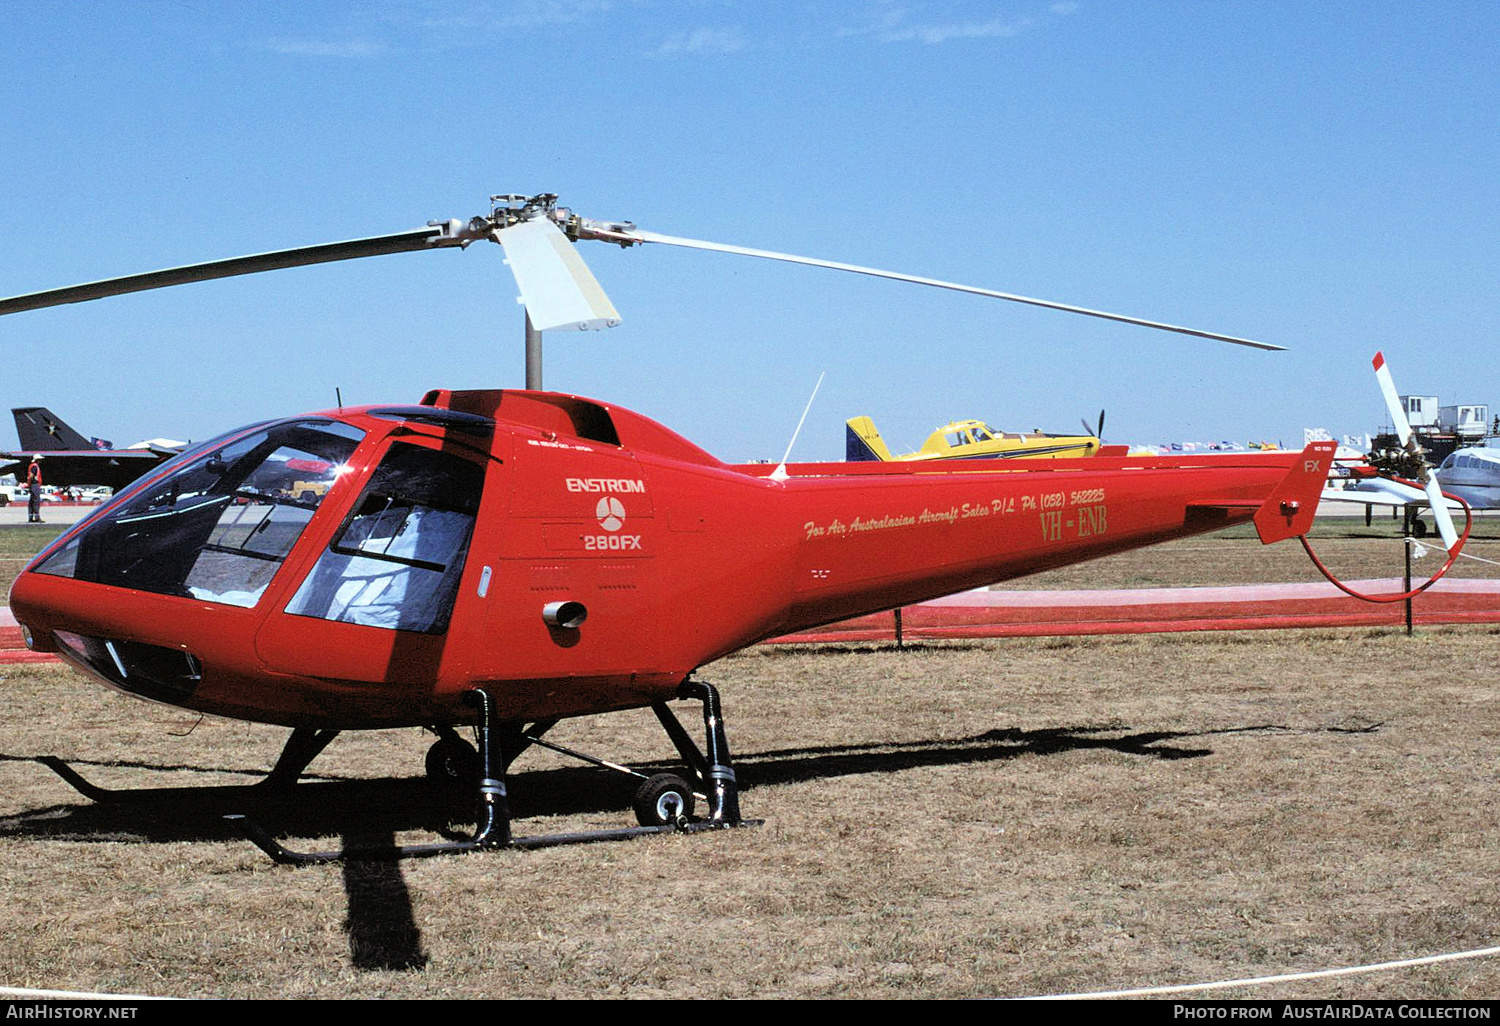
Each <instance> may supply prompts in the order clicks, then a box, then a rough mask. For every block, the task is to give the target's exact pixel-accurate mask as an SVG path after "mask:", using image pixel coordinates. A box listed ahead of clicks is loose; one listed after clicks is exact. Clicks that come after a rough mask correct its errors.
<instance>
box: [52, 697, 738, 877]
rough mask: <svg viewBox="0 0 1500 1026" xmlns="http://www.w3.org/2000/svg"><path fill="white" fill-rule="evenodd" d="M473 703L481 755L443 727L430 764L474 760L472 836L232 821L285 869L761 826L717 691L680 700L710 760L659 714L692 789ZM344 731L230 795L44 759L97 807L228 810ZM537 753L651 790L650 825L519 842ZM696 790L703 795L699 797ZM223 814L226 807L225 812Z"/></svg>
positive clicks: (285, 756) (299, 748)
mask: <svg viewBox="0 0 1500 1026" xmlns="http://www.w3.org/2000/svg"><path fill="white" fill-rule="evenodd" d="M468 697H469V700H470V701H471V703H472V704H474V705H475V706H476V707H477V708H478V710H479V723H478V726H477V730H476V733H477V737H478V742H479V746H478V752H477V753H475V752H474V750H473V749H472V748H468V746H467V743H466V742H464V741H463V740H462V739H461V738H459V737H458V735H457V734H456V733H455V732H454V731H453V729H452V728H451V727H440V728H438V729H437V733H438V736H439V740H438V743H437V744H436V745H434V751H433V753H429V756H428V771H429V774H430V775H431V774H433V773H434V770H435V769H436V770H442V775H443V776H444V777H445V778H448V779H454V780H457V779H459V776H460V774H461V771H462V769H463V768H464V767H462V766H461V764H462V763H464V762H465V756H464V752H465V751H467V753H468V755H467V758H468V759H471V760H474V762H475V765H474V766H472V767H469V768H472V769H474V770H476V771H477V773H476V774H475V779H474V780H473V781H472V783H471V786H473V787H475V789H476V792H477V795H476V797H477V813H476V820H475V822H476V827H477V828H476V830H475V832H474V835H473V836H472V837H469V838H466V839H461V840H455V841H445V842H438V843H433V844H416V845H383V846H378V847H360V848H345V849H342V850H340V851H326V852H296V851H292V850H290V849H288V848H286V847H285V846H283V845H282V844H281V843H280V842H278V841H277V840H276V839H275V838H274V837H273V836H272V835H271V834H270V832H269V831H267V830H266V829H265V828H264V827H262V826H261V825H260V824H259V823H257V822H256V821H255V820H254V819H252V818H251V817H249V816H248V815H245V814H243V813H235V814H232V815H226V816H225V817H224V819H225V820H226V821H227V822H229V823H230V824H232V825H233V826H235V827H236V828H237V829H239V830H240V831H241V832H242V833H243V834H244V835H245V836H246V837H247V838H248V839H249V840H250V841H251V842H252V843H253V844H255V846H256V847H258V848H260V849H261V850H262V851H264V852H265V853H266V854H267V855H269V856H270V857H271V858H272V859H274V860H275V861H277V862H280V863H284V864H288V865H315V864H320V863H327V862H337V861H343V860H363V861H395V860H399V859H407V858H429V857H431V856H434V855H459V854H464V853H466V852H471V851H479V850H489V849H500V848H519V849H525V850H530V849H537V848H552V847H558V846H561V845H568V844H592V843H597V842H600V841H623V840H630V839H632V838H636V837H648V836H652V835H655V834H670V833H700V832H703V831H707V830H727V829H733V828H737V827H745V826H758V825H760V824H761V823H762V822H764V821H763V820H746V819H742V818H741V816H740V807H739V786H738V782H737V780H736V778H735V773H734V768H733V765H732V763H731V760H730V755H729V744H728V740H727V738H726V736H725V732H724V717H723V713H722V711H721V709H720V705H719V694H718V691H717V690H716V689H715V688H714V687H713V685H711V684H707V683H704V682H702V681H694V680H688V681H685V682H683V684H682V686H681V687H680V688H679V689H678V692H677V697H678V698H682V699H696V700H698V701H700V702H701V703H702V704H703V722H704V728H705V734H706V736H707V749H708V751H707V754H706V755H705V754H704V753H703V752H701V751H699V749H698V747H697V745H695V744H694V743H693V740H692V738H691V737H690V736H689V735H688V733H687V731H686V730H685V729H684V728H683V726H682V724H681V723H680V722H678V720H677V718H676V716H675V715H674V714H673V713H672V711H671V710H670V709H669V708H668V707H667V704H666V703H665V702H657V703H655V704H654V705H653V706H652V709H653V711H654V712H655V713H656V716H657V719H658V720H660V722H661V724H662V727H663V728H664V729H665V730H666V732H667V735H668V737H670V738H671V740H672V743H673V745H674V746H675V747H676V748H677V751H678V753H679V754H680V755H681V757H682V760H683V761H684V762H685V763H686V764H687V767H688V771H689V773H690V774H691V776H692V777H694V781H693V782H692V783H689V782H688V781H685V780H683V779H682V778H680V777H677V776H675V775H672V774H658V775H657V776H653V777H647V776H646V775H645V774H642V773H638V772H636V771H635V770H631V769H628V768H626V767H623V766H617V765H615V764H613V763H607V762H604V761H602V760H600V759H595V758H593V757H591V756H587V755H583V754H582V753H578V752H573V751H571V750H569V749H566V748H563V747H562V746H560V745H556V744H552V743H551V742H547V741H543V740H542V739H541V734H543V733H545V732H546V731H547V730H548V729H550V728H551V727H552V726H553V724H555V723H556V721H555V720H550V721H543V722H540V723H536V724H532V725H531V726H530V727H529V728H528V729H527V730H525V731H522V730H520V729H519V728H518V727H517V726H516V725H514V724H497V723H496V722H495V708H494V701H493V699H491V697H490V696H489V694H488V693H487V692H485V691H484V690H483V689H479V688H476V689H474V690H473V691H471V692H470V693H469V696H468ZM338 733H339V732H338V731H336V730H309V729H299V730H295V731H293V732H292V736H291V738H290V739H289V740H288V741H287V744H286V748H285V749H284V750H283V751H282V753H281V756H280V758H279V759H278V760H277V762H276V766H275V768H273V769H272V770H271V772H270V773H269V774H267V776H266V777H265V778H264V779H262V780H260V781H258V782H257V783H254V784H248V785H239V786H226V787H196V788H194V787H162V788H140V789H114V788H105V787H100V786H98V785H96V784H94V783H92V782H90V781H89V780H87V779H85V778H84V777H83V776H82V775H81V774H79V773H78V772H77V771H75V770H74V769H72V767H70V766H68V765H67V763H65V762H63V761H62V760H61V759H58V758H55V757H52V756H45V757H42V758H40V759H38V760H37V761H38V762H41V763H42V764H43V765H45V766H47V767H48V768H49V769H51V770H52V771H53V772H54V773H56V774H57V775H58V776H60V777H61V778H62V779H63V780H65V781H67V782H68V784H70V785H71V786H72V787H73V788H74V789H76V790H77V791H78V792H79V793H80V794H83V795H84V796H85V797H87V798H90V799H92V800H94V801H96V802H100V803H108V802H119V801H136V802H172V801H176V800H181V799H192V800H194V801H198V802H203V801H212V802H223V803H224V804H225V805H228V806H229V807H230V808H233V807H234V806H233V804H231V803H232V802H233V801H235V800H241V801H244V800H250V801H253V800H255V799H257V798H266V797H270V796H275V795H279V796H285V795H287V794H289V793H290V792H291V791H292V790H293V788H294V785H295V784H296V781H297V778H298V777H299V776H300V775H301V773H302V771H303V770H305V769H306V768H307V766H308V764H309V763H311V762H312V760H313V759H314V758H316V757H317V755H318V754H319V753H320V752H322V750H323V749H324V748H326V747H327V746H328V744H329V742H331V741H332V740H333V739H334V738H335V737H337V736H338ZM532 745H540V746H543V747H546V748H549V749H552V750H554V751H559V752H562V753H564V754H568V755H573V756H575V757H578V758H581V759H583V760H584V761H586V762H590V763H593V764H594V765H597V766H603V767H606V768H609V769H612V770H617V771H620V772H624V773H628V774H630V775H631V776H634V777H638V778H640V779H641V780H642V781H643V783H642V784H641V787H640V790H639V791H638V792H637V795H636V803H635V804H636V814H637V817H638V818H639V819H640V821H641V822H642V823H643V824H646V825H642V826H638V827H628V828H622V829H615V830H590V831H583V832H577V833H560V834H543V835H536V836H529V837H515V836H512V834H511V817H510V803H509V799H508V797H507V794H506V789H505V775H506V772H507V771H508V769H509V768H510V764H511V763H512V762H514V761H515V759H516V758H517V757H518V756H519V755H520V754H521V753H522V752H524V751H525V750H526V749H527V748H529V747H531V746H532ZM694 784H696V785H697V788H700V789H701V793H700V792H699V791H697V790H695V789H694ZM695 799H704V800H706V802H707V805H708V810H707V815H706V816H704V817H701V818H698V817H694V816H693V815H692V811H693V808H694V800H695ZM221 807H222V805H221Z"/></svg>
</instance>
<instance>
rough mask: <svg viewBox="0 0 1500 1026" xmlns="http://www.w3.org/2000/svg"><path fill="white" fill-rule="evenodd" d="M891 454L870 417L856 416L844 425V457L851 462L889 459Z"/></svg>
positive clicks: (892, 457) (891, 458) (891, 457)
mask: <svg viewBox="0 0 1500 1026" xmlns="http://www.w3.org/2000/svg"><path fill="white" fill-rule="evenodd" d="M895 458H896V457H894V456H892V455H891V450H889V449H887V448H886V446H885V442H884V441H883V440H882V439H881V437H880V432H879V431H876V430H875V422H874V421H873V420H871V419H870V418H869V417H855V418H854V419H853V420H851V421H849V422H847V423H846V424H845V425H844V459H845V460H847V461H848V462H850V463H869V462H871V461H873V460H881V461H888V460H893V459H895Z"/></svg>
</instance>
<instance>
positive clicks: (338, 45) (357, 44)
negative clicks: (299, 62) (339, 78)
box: [260, 39, 391, 59]
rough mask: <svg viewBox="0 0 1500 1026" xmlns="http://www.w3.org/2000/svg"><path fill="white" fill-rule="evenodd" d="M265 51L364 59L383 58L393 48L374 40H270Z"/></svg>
mask: <svg viewBox="0 0 1500 1026" xmlns="http://www.w3.org/2000/svg"><path fill="white" fill-rule="evenodd" d="M260 48H261V49H263V50H269V51H271V52H272V53H280V54H286V55H288V56H292V57H340V58H345V59H363V58H369V57H382V56H384V55H385V54H388V53H390V52H391V47H390V46H389V45H388V44H386V43H382V42H380V41H379V40H373V39H345V40H321V39H269V40H266V41H265V42H264V43H261V44H260Z"/></svg>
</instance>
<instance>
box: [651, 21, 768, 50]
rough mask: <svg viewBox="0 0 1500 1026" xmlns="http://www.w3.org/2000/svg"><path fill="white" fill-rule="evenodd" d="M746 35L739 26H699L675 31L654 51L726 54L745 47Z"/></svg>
mask: <svg viewBox="0 0 1500 1026" xmlns="http://www.w3.org/2000/svg"><path fill="white" fill-rule="evenodd" d="M745 45H746V44H745V37H744V34H743V33H742V32H740V30H739V29H737V28H732V29H714V28H698V29H692V30H691V31H687V32H674V33H672V34H671V35H670V36H668V37H667V38H666V39H664V40H662V42H661V45H660V46H658V47H657V48H656V49H655V50H653V51H652V53H653V54H654V55H655V56H657V57H675V56H677V55H679V54H725V53H735V52H737V51H740V50H743V49H744V48H745Z"/></svg>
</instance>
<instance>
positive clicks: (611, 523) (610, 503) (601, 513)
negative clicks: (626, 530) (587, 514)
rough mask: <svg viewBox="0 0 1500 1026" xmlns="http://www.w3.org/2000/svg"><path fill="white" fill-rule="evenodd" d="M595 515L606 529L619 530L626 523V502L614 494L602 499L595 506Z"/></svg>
mask: <svg viewBox="0 0 1500 1026" xmlns="http://www.w3.org/2000/svg"><path fill="white" fill-rule="evenodd" d="M594 516H596V517H598V518H599V526H600V527H602V528H604V529H605V530H606V531H618V530H619V529H620V528H621V527H622V526H623V525H624V523H625V504H624V503H623V502H621V501H620V500H619V499H616V498H615V497H614V496H608V497H606V498H603V499H600V500H599V505H597V506H595V507H594Z"/></svg>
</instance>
